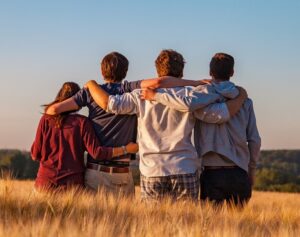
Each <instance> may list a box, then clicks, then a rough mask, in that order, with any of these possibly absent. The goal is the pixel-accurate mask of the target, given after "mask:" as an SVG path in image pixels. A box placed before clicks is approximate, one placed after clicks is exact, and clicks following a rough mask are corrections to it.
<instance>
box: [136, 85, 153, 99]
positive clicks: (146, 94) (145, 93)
mask: <svg viewBox="0 0 300 237" xmlns="http://www.w3.org/2000/svg"><path fill="white" fill-rule="evenodd" d="M154 96H155V91H154V90H152V89H148V88H147V89H142V91H141V94H140V98H141V99H142V100H154Z"/></svg>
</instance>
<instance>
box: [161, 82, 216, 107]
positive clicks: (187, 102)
mask: <svg viewBox="0 0 300 237" xmlns="http://www.w3.org/2000/svg"><path fill="white" fill-rule="evenodd" d="M195 89H196V90H195ZM195 89H190V88H185V90H186V93H185V94H182V93H167V92H163V93H161V92H157V93H156V95H155V100H156V101H157V102H159V103H161V104H163V105H165V106H168V107H170V108H171V109H176V110H178V111H181V112H194V111H195V110H197V109H202V108H204V107H205V106H207V105H209V104H211V103H214V102H216V101H217V100H218V99H220V96H219V95H218V94H216V93H205V92H204V91H201V90H198V87H197V88H195Z"/></svg>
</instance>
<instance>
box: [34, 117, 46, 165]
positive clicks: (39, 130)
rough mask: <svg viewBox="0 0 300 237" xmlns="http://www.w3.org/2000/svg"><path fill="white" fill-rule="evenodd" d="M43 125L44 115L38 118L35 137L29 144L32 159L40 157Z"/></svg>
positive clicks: (37, 159)
mask: <svg viewBox="0 0 300 237" xmlns="http://www.w3.org/2000/svg"><path fill="white" fill-rule="evenodd" d="M44 126H45V118H44V116H43V117H42V118H41V119H40V122H39V125H38V128H37V131H36V135H35V139H34V141H33V144H32V146H31V158H32V160H36V161H40V160H41V158H42V147H43V130H44Z"/></svg>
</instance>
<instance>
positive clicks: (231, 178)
mask: <svg viewBox="0 0 300 237" xmlns="http://www.w3.org/2000/svg"><path fill="white" fill-rule="evenodd" d="M200 185H201V190H200V197H201V199H202V200H209V201H213V202H214V203H216V204H220V203H223V202H224V201H226V202H230V203H232V204H235V205H243V204H245V203H247V201H248V200H249V199H250V197H251V191H252V190H251V185H250V181H249V177H248V174H247V172H246V171H245V170H243V169H241V168H239V167H236V168H220V169H205V170H204V171H203V172H202V174H201V178H200Z"/></svg>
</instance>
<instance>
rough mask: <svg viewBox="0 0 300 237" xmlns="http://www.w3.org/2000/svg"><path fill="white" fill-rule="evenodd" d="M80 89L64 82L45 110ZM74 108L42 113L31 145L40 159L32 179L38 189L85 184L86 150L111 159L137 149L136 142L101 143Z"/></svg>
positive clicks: (90, 125) (100, 157)
mask: <svg viewBox="0 0 300 237" xmlns="http://www.w3.org/2000/svg"><path fill="white" fill-rule="evenodd" d="M79 90H80V87H79V86H78V85H77V84H76V83H74V82H66V83H64V84H63V86H62V87H61V89H60V90H59V92H58V94H57V96H56V98H55V100H54V101H53V102H51V103H49V104H47V105H44V107H45V111H46V110H47V109H48V108H49V106H51V105H53V104H54V103H57V102H62V101H64V100H66V99H68V98H70V97H72V96H73V95H75V94H76V93H77V92H78V91H79ZM75 112H76V111H68V112H65V113H62V114H59V115H47V114H44V115H43V116H42V118H41V119H40V122H39V125H38V129H37V133H36V137H35V140H34V142H33V145H32V147H31V156H32V159H33V160H36V161H39V162H40V166H39V170H38V174H37V178H36V181H35V187H36V188H37V189H47V190H49V189H50V190H56V189H59V190H62V189H63V190H64V189H66V188H68V187H79V188H80V187H84V171H85V164H84V152H85V151H87V152H88V153H89V154H90V155H91V156H92V157H93V158H94V159H97V160H110V159H112V158H113V157H118V156H120V155H123V154H125V153H126V154H127V153H136V152H137V151H138V145H137V144H136V143H129V144H127V145H126V146H121V147H103V146H101V145H100V143H99V141H98V138H97V136H96V134H95V132H94V129H93V126H92V124H91V122H90V121H89V119H88V118H86V117H85V116H82V115H79V114H76V113H75Z"/></svg>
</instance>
